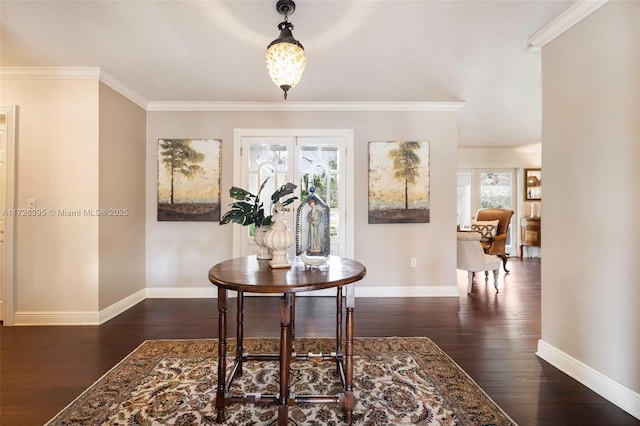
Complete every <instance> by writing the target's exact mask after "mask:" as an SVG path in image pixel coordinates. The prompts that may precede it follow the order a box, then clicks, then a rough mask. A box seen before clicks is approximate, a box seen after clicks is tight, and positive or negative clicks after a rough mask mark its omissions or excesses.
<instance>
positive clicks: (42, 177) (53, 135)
mask: <svg viewBox="0 0 640 426" xmlns="http://www.w3.org/2000/svg"><path fill="white" fill-rule="evenodd" d="M0 94H1V97H0V104H2V105H16V106H17V111H18V114H17V120H16V123H17V132H16V151H17V156H16V164H15V169H16V197H15V198H16V206H15V207H16V208H19V209H26V208H27V206H28V200H29V199H35V200H36V209H37V211H38V212H39V216H37V217H32V216H24V215H20V216H18V217H16V221H15V236H16V239H15V251H14V271H15V272H14V278H15V279H14V285H13V288H14V291H13V293H14V310H15V313H14V315H13V318H11V320H12V321H8V323H14V324H16V325H25V324H48V325H52V324H97V323H98V322H100V321H101V320H106V319H108V318H109V317H110V316H113V315H115V314H117V313H119V312H121V311H122V310H124V309H126V308H127V307H129V306H131V304H133V303H135V301H137V300H140V297H142V298H143V297H144V291H143V289H144V279H145V277H144V243H145V239H144V220H145V214H144V209H145V204H144V191H145V187H144V181H145V171H144V159H145V155H144V152H145V131H146V119H145V118H146V115H145V111H144V110H143V109H141V108H139V107H137V106H135V105H134V104H132V103H131V102H130V101H128V100H126V99H125V98H124V97H123V96H122V95H119V94H117V93H116V92H115V91H113V90H112V89H110V88H108V87H106V86H104V85H100V83H99V81H98V78H97V73H96V72H95V71H94V70H89V71H88V72H87V75H85V76H83V77H81V78H78V75H76V74H74V75H73V76H71V77H68V78H66V77H64V76H62V75H61V73H52V74H51V76H46V75H44V74H42V75H41V76H40V77H38V78H37V79H34V78H31V77H25V78H20V77H17V76H14V77H10V78H3V79H1V80H0ZM101 98H102V99H101ZM136 142H137V143H136ZM115 207H123V208H127V209H129V211H130V214H129V215H128V216H126V217H104V216H98V215H92V214H87V211H94V212H95V211H97V210H98V208H107V209H109V208H115ZM140 292H142V294H141V295H139V296H138V298H137V299H133V300H128V301H127V303H128V304H127V303H124V304H123V300H127V298H131V296H133V295H136V293H140ZM112 305H118V306H117V308H116V309H113V308H112ZM9 315H10V314H9Z"/></svg>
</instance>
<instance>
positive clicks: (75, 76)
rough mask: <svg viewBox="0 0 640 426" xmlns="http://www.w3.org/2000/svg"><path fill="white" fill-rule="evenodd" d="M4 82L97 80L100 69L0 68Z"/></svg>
mask: <svg viewBox="0 0 640 426" xmlns="http://www.w3.org/2000/svg"><path fill="white" fill-rule="evenodd" d="M0 78H2V79H4V80H97V79H98V78H100V68H96V67H64V68H57V67H25V68H23V67H0Z"/></svg>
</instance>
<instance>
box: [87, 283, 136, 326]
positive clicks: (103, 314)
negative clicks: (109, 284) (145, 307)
mask: <svg viewBox="0 0 640 426" xmlns="http://www.w3.org/2000/svg"><path fill="white" fill-rule="evenodd" d="M144 299H146V291H145V289H142V290H140V291H137V292H136V293H133V294H132V295H131V296H127V297H125V298H124V299H122V300H120V301H118V302H116V303H114V304H113V305H111V306H109V307H107V308H105V309H103V310H101V311H100V313H99V314H98V319H99V320H100V324H104V323H105V322H107V321H109V320H110V319H112V318H115V317H117V316H118V315H120V314H121V313H123V312H124V311H126V310H127V309H129V308H131V307H133V306H135V305H137V304H138V303H140V302H142V301H143V300H144Z"/></svg>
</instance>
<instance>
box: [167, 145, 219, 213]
mask: <svg viewBox="0 0 640 426" xmlns="http://www.w3.org/2000/svg"><path fill="white" fill-rule="evenodd" d="M220 146H221V141H220V140H219V139H160V140H158V220H159V221H219V220H220Z"/></svg>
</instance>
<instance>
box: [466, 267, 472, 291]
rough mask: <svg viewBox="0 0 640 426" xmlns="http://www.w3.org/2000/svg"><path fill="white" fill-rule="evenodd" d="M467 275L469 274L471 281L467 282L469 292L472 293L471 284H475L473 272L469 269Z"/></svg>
mask: <svg viewBox="0 0 640 426" xmlns="http://www.w3.org/2000/svg"><path fill="white" fill-rule="evenodd" d="M467 275H468V276H469V283H468V284H467V294H470V293H471V285H472V284H473V272H472V271H468V272H467Z"/></svg>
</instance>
